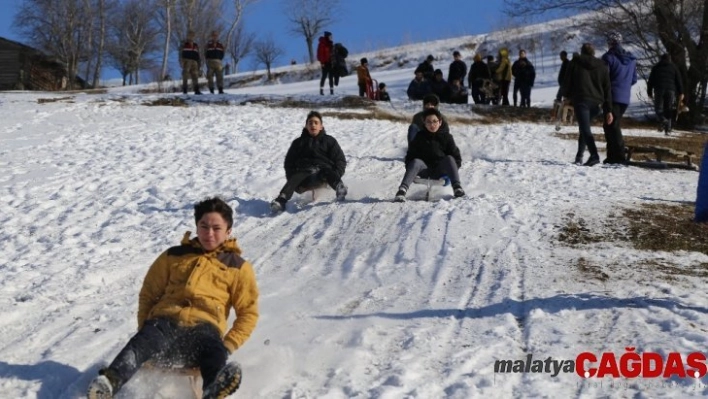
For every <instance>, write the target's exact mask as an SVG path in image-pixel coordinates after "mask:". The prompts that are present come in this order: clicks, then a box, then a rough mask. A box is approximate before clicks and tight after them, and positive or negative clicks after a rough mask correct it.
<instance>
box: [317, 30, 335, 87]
mask: <svg viewBox="0 0 708 399" xmlns="http://www.w3.org/2000/svg"><path fill="white" fill-rule="evenodd" d="M333 53H334V42H333V41H332V32H327V31H325V33H324V36H320V40H319V43H318V44H317V61H319V62H320V66H321V67H322V78H320V95H324V84H325V79H329V94H334V71H333V70H332V54H333Z"/></svg>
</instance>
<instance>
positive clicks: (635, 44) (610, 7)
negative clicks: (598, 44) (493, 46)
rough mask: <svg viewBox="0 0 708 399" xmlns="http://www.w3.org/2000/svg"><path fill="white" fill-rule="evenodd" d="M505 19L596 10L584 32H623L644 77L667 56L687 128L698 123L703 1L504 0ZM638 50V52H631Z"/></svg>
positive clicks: (707, 49) (706, 48) (707, 43)
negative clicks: (679, 83) (678, 83)
mask: <svg viewBox="0 0 708 399" xmlns="http://www.w3.org/2000/svg"><path fill="white" fill-rule="evenodd" d="M504 3H505V10H506V13H507V15H509V16H511V17H513V18H527V17H530V16H535V15H543V14H546V13H548V12H563V13H566V15H569V14H570V13H575V14H577V13H579V12H589V11H596V14H595V16H594V17H592V18H591V19H588V20H587V23H586V28H587V29H588V30H590V31H591V32H592V33H594V34H596V35H597V36H598V37H601V35H602V34H603V33H605V32H608V31H617V32H619V33H621V34H622V37H623V42H624V44H625V47H626V46H631V47H632V48H633V52H635V55H636V56H637V59H638V66H639V70H640V73H642V74H643V75H644V76H645V77H646V76H647V75H648V73H649V71H650V70H651V66H652V65H654V64H655V63H657V62H658V61H659V57H660V56H661V54H664V53H667V54H669V55H670V57H671V60H672V61H673V62H674V64H676V66H677V67H678V69H679V71H680V72H681V75H682V77H683V83H684V91H685V93H684V94H685V96H686V98H685V101H686V104H687V105H688V106H689V108H690V112H689V118H686V119H684V120H685V121H686V122H687V124H689V125H695V124H697V123H701V122H702V120H701V119H702V118H703V116H702V115H703V113H704V103H705V100H706V87H707V83H708V7H706V1H705V0H634V1H626V0H534V1H527V0H504ZM634 49H636V50H634Z"/></svg>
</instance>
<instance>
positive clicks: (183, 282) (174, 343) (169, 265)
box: [88, 197, 258, 399]
mask: <svg viewBox="0 0 708 399" xmlns="http://www.w3.org/2000/svg"><path fill="white" fill-rule="evenodd" d="M194 220H195V222H196V228H197V237H196V238H190V235H191V232H187V233H185V235H184V237H183V238H182V242H181V245H179V246H175V247H172V248H169V249H168V250H167V251H165V252H163V253H162V254H161V255H160V256H159V257H158V258H157V260H155V262H154V263H153V264H152V266H150V269H149V270H148V272H147V275H146V276H145V280H144V281H143V286H142V289H141V290H140V295H139V304H138V332H137V333H136V334H135V335H133V337H132V338H131V339H130V341H128V343H127V344H126V346H125V347H123V350H121V351H120V353H118V356H116V358H115V360H113V362H112V363H111V364H110V366H108V367H107V368H104V369H102V370H100V371H99V376H98V377H96V378H95V379H94V380H93V381H92V382H91V384H90V385H89V388H88V398H89V399H106V398H112V397H113V396H114V395H115V394H116V392H118V390H120V388H121V387H122V386H123V385H124V384H125V383H126V382H128V380H129V379H130V378H131V377H132V376H133V375H134V374H135V372H137V371H138V369H139V368H140V367H141V366H142V365H143V364H144V363H145V362H147V361H149V360H152V361H154V362H156V363H158V364H159V365H165V366H171V365H182V366H187V367H199V370H200V372H201V376H202V380H203V385H202V387H203V391H204V395H203V398H204V399H213V398H223V397H226V396H228V395H230V394H231V393H233V392H235V391H236V389H238V387H239V384H240V383H241V369H240V367H239V365H238V364H237V363H235V362H234V363H228V364H227V360H228V357H229V355H230V354H231V353H233V352H234V351H235V350H236V349H238V348H240V347H241V346H242V345H243V344H244V342H245V341H246V340H247V339H248V337H249V336H250V335H251V332H252V331H253V329H254V328H255V327H256V321H257V320H258V287H257V285H256V277H255V274H254V272H253V267H252V266H251V264H250V263H249V262H248V261H246V260H244V259H243V258H241V256H240V255H241V248H239V246H238V244H237V243H236V239H235V238H229V235H230V234H231V227H232V225H233V210H232V209H231V207H229V206H228V204H226V203H225V202H224V201H223V200H222V199H221V198H218V197H215V198H210V199H207V200H204V201H202V202H199V203H197V204H195V205H194ZM232 307H233V308H234V310H235V312H236V321H235V322H234V324H233V326H232V327H231V329H230V330H229V331H228V332H226V334H225V335H224V332H225V331H226V320H227V319H228V317H229V313H230V310H231V308H232Z"/></svg>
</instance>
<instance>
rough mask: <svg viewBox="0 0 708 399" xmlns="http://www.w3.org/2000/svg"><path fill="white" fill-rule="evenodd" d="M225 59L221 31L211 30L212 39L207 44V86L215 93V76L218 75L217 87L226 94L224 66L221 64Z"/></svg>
mask: <svg viewBox="0 0 708 399" xmlns="http://www.w3.org/2000/svg"><path fill="white" fill-rule="evenodd" d="M223 59H224V45H223V44H221V42H219V33H218V32H217V31H212V32H211V40H209V41H208V42H207V46H206V63H207V86H209V92H210V93H211V94H214V76H216V87H217V88H218V89H219V94H224V68H223V66H222V65H221V60H223Z"/></svg>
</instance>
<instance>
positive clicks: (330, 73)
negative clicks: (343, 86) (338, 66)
mask: <svg viewBox="0 0 708 399" xmlns="http://www.w3.org/2000/svg"><path fill="white" fill-rule="evenodd" d="M328 77H329V88H330V89H332V88H333V87H334V70H333V69H332V63H331V62H326V63H324V64H322V78H320V87H324V84H325V79H327V78H328Z"/></svg>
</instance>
